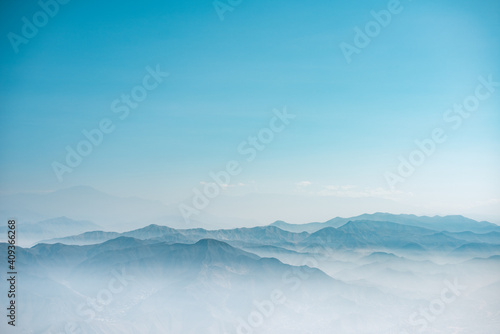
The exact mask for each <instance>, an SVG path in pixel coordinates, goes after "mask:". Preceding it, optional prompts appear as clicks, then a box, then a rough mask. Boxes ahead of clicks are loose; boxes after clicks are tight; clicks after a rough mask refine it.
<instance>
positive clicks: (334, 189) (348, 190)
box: [317, 185, 413, 199]
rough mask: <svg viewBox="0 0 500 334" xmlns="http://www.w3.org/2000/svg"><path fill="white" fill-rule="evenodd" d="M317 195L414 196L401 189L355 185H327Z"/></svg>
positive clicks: (352, 196)
mask: <svg viewBox="0 0 500 334" xmlns="http://www.w3.org/2000/svg"><path fill="white" fill-rule="evenodd" d="M317 195H320V196H335V197H351V198H363V197H378V198H386V199H396V198H401V197H406V196H413V194H412V193H406V192H403V191H401V190H392V189H387V188H382V187H378V188H370V187H364V188H361V187H359V186H355V185H327V186H323V188H322V189H321V190H320V191H318V193H317Z"/></svg>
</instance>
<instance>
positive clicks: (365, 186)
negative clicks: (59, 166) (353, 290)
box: [0, 0, 500, 216]
mask: <svg viewBox="0 0 500 334" xmlns="http://www.w3.org/2000/svg"><path fill="white" fill-rule="evenodd" d="M2 6H3V8H2V11H1V14H0V15H1V22H2V24H1V34H2V36H4V38H3V39H2V40H1V42H0V52H1V57H2V58H1V59H2V62H1V65H0V66H1V72H2V76H1V77H0V94H1V99H2V104H1V107H0V108H1V109H0V129H1V131H0V133H1V144H0V171H1V174H0V191H1V192H2V193H15V192H28V191H51V190H56V189H61V188H65V187H70V186H74V185H90V186H93V187H95V188H97V189H100V190H103V191H106V192H109V193H112V194H117V195H126V196H132V195H134V196H139V197H145V198H151V199H159V200H162V201H164V202H165V203H170V204H171V203H177V202H179V201H184V200H185V199H188V198H189V197H190V196H191V193H192V189H193V188H194V187H198V186H199V185H200V182H204V181H209V178H208V174H209V172H210V171H218V170H222V169H223V168H224V166H225V164H226V163H227V161H229V160H233V159H236V160H243V158H242V157H241V156H240V155H239V154H238V152H237V146H238V144H239V143H241V142H242V141H244V140H245V139H246V138H247V137H248V136H250V135H253V134H256V133H258V132H259V130H260V129H262V128H263V127H266V126H267V125H268V123H269V121H270V119H271V118H272V117H273V112H272V111H273V109H275V108H277V109H282V108H283V107H284V106H286V108H287V110H288V111H289V112H290V113H293V114H294V115H295V116H296V118H295V119H294V120H293V122H292V123H291V124H290V125H289V126H287V128H286V129H285V130H284V131H283V132H281V133H279V134H277V135H276V136H275V139H274V140H273V141H272V142H271V143H270V144H269V145H268V147H267V148H266V149H265V150H264V151H262V152H260V154H259V155H258V157H257V158H256V159H255V160H254V161H253V162H251V163H248V164H246V165H245V166H244V171H243V172H242V173H241V175H238V177H237V178H235V179H234V180H233V181H234V182H235V184H237V183H239V184H240V186H235V187H228V189H226V190H225V191H226V193H225V194H226V195H228V196H231V195H244V194H255V193H256V194H263V195H264V194H270V193H273V194H283V195H286V196H288V195H300V196H309V197H313V198H314V196H325V195H329V196H332V201H335V198H336V197H343V196H347V197H352V196H354V197H356V196H358V197H359V196H366V194H371V195H373V196H375V197H384V198H392V199H396V200H398V201H400V202H402V203H404V204H405V205H411V206H413V207H415V208H416V210H415V211H419V212H415V213H458V212H461V210H462V209H463V208H464V207H466V206H478V207H477V209H474V210H476V211H475V212H478V213H481V210H482V209H481V207H480V205H481V204H484V203H486V204H488V203H490V204H491V203H496V202H495V201H496V200H498V199H500V176H499V173H498V170H499V167H500V157H499V154H498V152H500V150H499V149H500V131H499V130H500V115H499V99H500V89H499V91H497V92H495V93H493V94H492V96H491V97H490V98H488V99H487V100H486V101H484V102H481V105H480V107H479V109H478V110H477V111H476V112H475V113H474V114H473V115H472V116H471V117H470V118H468V119H467V120H465V121H464V123H463V125H462V126H461V127H460V128H459V129H457V130H447V134H448V136H449V138H448V140H447V141H446V142H445V143H444V144H443V145H441V146H439V147H438V149H437V151H436V153H435V154H434V155H433V156H432V157H430V158H429V159H427V160H426V162H425V163H424V164H423V165H422V166H420V167H418V169H417V171H416V172H415V174H414V175H413V176H411V177H410V178H408V179H407V180H406V182H405V183H404V184H401V185H400V186H398V188H397V189H396V190H392V191H391V190H389V189H388V185H387V182H386V180H385V178H384V175H385V173H386V172H387V171H391V170H395V169H396V168H397V166H398V156H400V155H403V156H407V155H408V154H409V153H410V152H412V150H414V149H415V144H414V141H415V140H417V139H424V138H427V137H429V136H430V133H431V132H432V130H433V129H434V128H436V127H446V126H447V125H446V124H445V123H444V122H443V118H442V117H443V113H444V112H445V110H446V109H448V108H450V107H451V106H452V105H453V104H454V103H460V102H462V101H463V100H464V98H465V97H467V96H468V95H470V94H471V93H473V92H474V89H475V88H476V86H477V85H478V77H479V76H483V77H487V76H488V75H492V76H493V78H494V79H495V78H496V79H497V80H500V71H499V67H498V59H500V52H499V45H500V44H499V37H498V36H499V34H498V32H499V31H500V27H499V24H500V17H499V16H500V3H498V1H481V2H474V1H439V2H437V3H436V2H435V1H401V4H400V6H401V7H402V8H403V10H402V12H400V13H399V14H395V15H393V17H392V21H391V23H390V24H389V25H388V26H387V27H383V28H382V29H381V31H380V34H379V35H378V36H376V37H374V38H373V40H372V41H371V43H370V45H368V46H367V47H366V48H364V49H362V50H361V52H360V53H359V54H355V55H353V57H352V62H351V63H350V64H348V63H347V62H346V60H345V58H344V56H343V54H342V52H341V50H340V48H339V44H340V43H342V42H347V43H353V38H354V30H353V29H354V28H355V27H356V26H358V27H361V28H363V27H364V26H365V24H367V23H368V22H369V21H371V20H373V18H372V16H371V15H370V11H372V10H375V11H380V10H383V9H386V8H387V1H356V2H347V1H326V0H319V1H315V2H314V3H308V2H304V1H272V2H266V1H254V0H243V1H242V2H241V4H239V5H237V6H235V7H234V9H233V11H230V12H226V13H225V15H224V20H223V21H222V20H220V19H219V17H218V15H217V12H216V10H215V9H214V7H213V4H212V2H211V1H205V2H199V1H166V0H163V1H144V2H130V3H126V2H125V3H124V2H123V1H107V2H105V3H102V2H97V1H92V0H90V1H85V2H81V1H75V0H73V1H70V2H69V3H68V4H65V5H61V6H60V8H59V12H58V13H57V14H56V15H55V16H54V17H53V18H50V20H49V22H48V24H47V25H45V26H43V27H41V28H40V29H39V32H38V34H37V35H36V36H35V37H33V38H32V39H30V40H29V42H28V43H27V44H25V45H20V46H19V52H18V53H15V52H14V50H13V48H12V45H11V43H10V42H9V40H8V38H7V37H6V36H7V34H8V33H9V32H14V33H16V34H20V32H21V28H22V25H23V22H22V21H21V18H22V17H23V16H26V17H28V18H31V17H32V16H33V14H34V13H36V12H37V11H39V10H40V7H39V5H38V4H37V3H36V2H33V3H31V4H17V3H16V4H15V5H12V4H11V5H6V4H3V5H2ZM156 65H160V67H161V69H162V70H164V71H167V72H169V73H170V75H169V77H168V78H166V79H165V81H164V82H163V83H161V84H160V85H159V87H158V88H157V89H155V90H153V91H151V92H149V94H148V97H147V98H146V99H145V100H144V101H143V102H141V103H140V106H139V107H138V108H137V109H135V110H133V111H132V112H131V114H130V116H129V117H128V118H126V119H125V120H123V121H122V120H119V119H118V118H117V115H116V114H114V113H113V112H112V111H111V109H110V104H111V102H112V101H113V100H115V99H116V98H119V97H120V95H121V94H123V93H129V92H130V91H131V89H132V88H133V87H134V86H136V85H138V84H140V83H141V82H142V79H143V77H144V76H145V74H146V73H147V72H146V67H147V66H150V67H153V68H154V67H155V66H156ZM103 118H110V119H112V120H113V122H114V125H116V129H115V131H113V132H112V133H111V134H109V135H106V136H105V138H104V140H103V143H102V145H100V146H98V147H96V148H95V149H94V150H93V152H92V153H91V154H90V155H89V156H88V157H86V158H85V159H84V160H83V162H82V164H81V165H80V166H78V167H77V168H75V170H74V171H73V172H72V173H71V174H66V175H65V176H64V181H63V182H59V181H58V179H57V177H56V176H55V174H54V171H53V169H52V166H51V164H52V163H53V162H54V161H61V162H63V160H64V158H65V147H66V146H67V145H70V146H73V147H74V146H75V145H76V144H77V143H78V142H79V141H81V140H82V139H84V137H83V135H82V134H81V131H82V130H84V129H87V130H90V129H92V128H95V127H96V126H97V125H98V124H99V122H100V121H101V120H102V119H103ZM447 129H448V128H447ZM300 182H303V183H302V184H300ZM342 186H343V187H344V188H346V189H352V191H351V192H338V191H335V190H334V191H331V190H332V189H336V188H335V187H342ZM346 186H348V187H346ZM384 189H385V190H386V191H383V190H384ZM329 190H330V193H329V192H328V191H329ZM371 195H370V196H371ZM488 205H489V204H488ZM306 209H307V208H306ZM358 209H359V211H361V212H362V211H363V207H360V208H358ZM249 210H253V209H251V208H249ZM261 210H262V211H265V210H266V208H265V207H262V208H261ZM471 210H473V208H472V209H471ZM485 210H486V209H485ZM487 210H489V211H488V214H493V213H495V212H493V211H494V210H496V213H498V209H491V207H488V208H487ZM492 210H493V211H492ZM361 212H360V213H361ZM242 214H244V213H242ZM331 215H332V216H335V215H336V214H335V213H332V214H331ZM499 216H500V213H499Z"/></svg>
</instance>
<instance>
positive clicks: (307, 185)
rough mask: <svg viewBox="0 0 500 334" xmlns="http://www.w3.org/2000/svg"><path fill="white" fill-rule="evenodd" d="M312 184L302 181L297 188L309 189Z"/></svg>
mask: <svg viewBox="0 0 500 334" xmlns="http://www.w3.org/2000/svg"><path fill="white" fill-rule="evenodd" d="M311 184H312V182H311V181H300V182H299V183H297V186H298V187H301V188H302V187H309V186H310V185H311Z"/></svg>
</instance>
